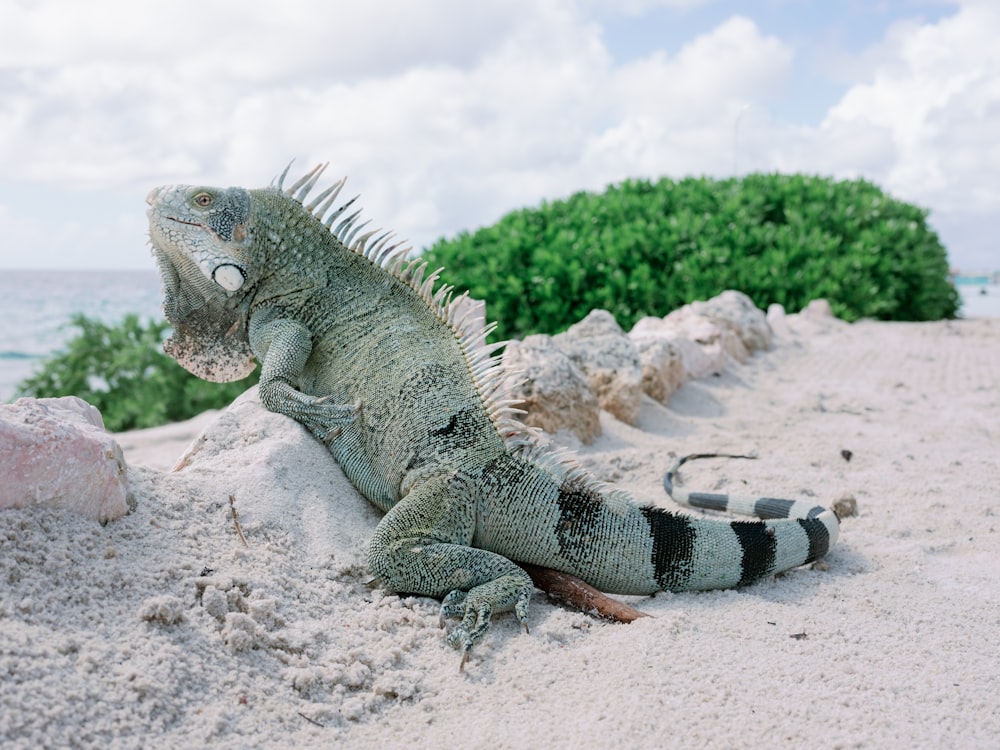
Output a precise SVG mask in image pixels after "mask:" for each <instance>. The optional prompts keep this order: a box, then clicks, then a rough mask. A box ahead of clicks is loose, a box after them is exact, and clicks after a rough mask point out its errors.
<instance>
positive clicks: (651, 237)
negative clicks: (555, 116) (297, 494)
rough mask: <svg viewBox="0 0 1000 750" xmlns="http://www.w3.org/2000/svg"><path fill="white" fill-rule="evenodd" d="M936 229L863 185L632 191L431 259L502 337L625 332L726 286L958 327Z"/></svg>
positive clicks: (580, 201) (616, 188) (707, 184)
mask: <svg viewBox="0 0 1000 750" xmlns="http://www.w3.org/2000/svg"><path fill="white" fill-rule="evenodd" d="M926 219H927V213H926V211H924V210H922V209H920V208H918V207H916V206H913V205H911V204H908V203H903V202H901V201H898V200H895V199H893V198H891V197H889V196H887V195H885V194H884V193H882V191H881V190H879V189H878V188H877V187H875V186H874V185H873V184H871V183H869V182H866V181H864V180H850V181H839V182H838V181H834V180H831V179H827V178H821V177H811V176H806V175H780V174H753V175H748V176H746V177H744V178H742V179H728V180H713V179H708V178H688V179H684V180H680V181H673V180H669V179H661V180H659V181H657V182H650V181H647V180H626V181H625V182H623V183H621V184H618V185H612V186H610V187H608V188H607V190H606V191H605V192H604V193H602V194H594V193H586V192H580V193H576V194H574V195H572V196H570V197H569V198H566V199H565V200H558V201H553V202H551V203H543V204H542V205H541V206H540V207H538V208H529V209H523V210H520V211H515V212H513V213H510V214H508V215H507V216H505V217H503V218H502V219H501V220H500V221H499V222H497V223H496V224H494V225H493V226H490V227H485V228H483V229H479V230H478V231H476V232H473V233H470V232H463V233H461V234H459V235H458V236H457V237H455V238H454V239H452V240H440V241H438V242H437V243H435V244H434V245H433V246H432V247H430V248H429V249H428V250H427V251H426V252H425V254H424V257H425V258H426V259H427V260H428V261H429V263H430V265H431V267H432V268H436V267H439V266H444V267H445V269H446V278H447V279H448V281H449V282H450V283H453V284H455V285H456V287H458V288H459V289H468V290H469V292H470V294H471V295H472V296H473V297H475V298H478V299H483V300H485V301H486V305H487V312H488V315H489V316H490V318H491V319H496V320H497V321H498V322H499V327H498V331H497V333H498V335H499V336H500V337H501V338H508V337H520V336H524V335H526V334H529V333H535V332H539V331H544V332H548V333H554V332H556V331H559V330H562V329H564V328H566V327H567V326H569V325H571V324H572V323H574V322H576V321H578V320H580V319H581V318H583V317H584V316H585V315H586V314H587V313H588V312H589V311H590V310H591V309H593V308H603V309H606V310H609V311H611V312H612V313H613V314H614V315H615V317H616V318H617V320H618V322H619V323H620V324H621V325H622V326H624V327H625V328H626V329H627V328H630V327H631V326H632V325H633V324H634V323H635V322H636V321H637V320H638V319H639V318H641V317H643V316H645V315H665V314H666V313H668V312H670V311H671V310H673V309H676V308H677V307H680V306H681V305H683V304H686V303H688V302H691V301H693V300H697V299H708V298H709V297H712V296H714V295H716V294H718V293H720V292H722V291H724V290H726V289H738V290H740V291H742V292H745V293H746V294H747V295H749V296H750V297H751V299H753V300H754V302H755V303H756V304H757V305H758V306H759V307H762V308H763V307H766V306H767V305H768V304H770V303H772V302H780V303H781V304H783V305H784V306H785V308H786V309H787V310H788V312H795V311H797V310H799V309H801V308H802V307H803V306H805V305H806V304H807V303H808V302H810V301H811V300H813V299H815V298H817V297H825V298H826V299H827V300H829V301H830V304H831V306H832V307H833V310H834V312H835V313H836V314H837V315H838V316H840V317H842V318H844V319H846V320H856V319H858V318H862V317H870V318H876V319H880V320H936V319H940V318H949V317H954V316H955V314H956V312H957V309H958V295H957V293H956V292H955V290H954V288H953V287H952V286H951V285H950V283H949V282H948V278H947V274H948V265H947V259H946V256H945V250H944V247H943V246H942V245H941V243H940V241H939V239H938V237H937V235H936V234H935V233H934V232H933V231H932V230H931V229H930V228H929V227H928V226H927V221H926Z"/></svg>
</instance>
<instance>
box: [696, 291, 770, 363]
mask: <svg viewBox="0 0 1000 750" xmlns="http://www.w3.org/2000/svg"><path fill="white" fill-rule="evenodd" d="M689 307H690V308H691V310H692V311H693V312H695V313H696V314H698V315H704V316H705V317H707V318H709V319H710V320H712V321H714V322H715V323H717V324H719V325H720V326H723V327H727V328H729V330H731V331H732V332H733V333H734V334H735V335H736V336H737V337H738V338H739V339H740V341H741V342H742V344H743V346H745V347H746V349H747V351H748V352H751V353H752V352H755V351H759V350H761V349H768V348H770V346H771V339H772V337H773V333H772V331H771V327H770V326H769V325H768V322H767V318H766V317H765V315H764V313H763V312H761V310H759V309H758V308H757V306H756V305H755V304H754V303H753V300H751V299H750V298H749V297H748V296H747V295H745V294H743V292H737V291H734V290H732V289H728V290H726V291H724V292H723V293H722V294H720V295H718V296H717V297H713V298H712V299H710V300H708V301H707V302H692V303H691V304H690V306H689Z"/></svg>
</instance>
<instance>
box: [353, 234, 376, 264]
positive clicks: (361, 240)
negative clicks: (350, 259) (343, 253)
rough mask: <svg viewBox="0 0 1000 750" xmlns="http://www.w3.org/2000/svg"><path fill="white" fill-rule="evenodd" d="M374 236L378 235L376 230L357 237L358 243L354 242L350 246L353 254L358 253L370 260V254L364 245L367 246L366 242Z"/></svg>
mask: <svg viewBox="0 0 1000 750" xmlns="http://www.w3.org/2000/svg"><path fill="white" fill-rule="evenodd" d="M376 234H378V230H377V229H373V230H371V231H370V232H365V233H364V234H363V235H361V236H360V237H358V241H357V242H355V243H354V244H353V245H351V250H353V251H354V252H356V253H358V254H360V255H364V256H365V257H366V258H370V257H371V252H370V251H369V250H367V249H366V248H365V245H367V244H368V240H370V239H371V238H372V237H374V236H375V235H376ZM372 249H373V250H374V248H372Z"/></svg>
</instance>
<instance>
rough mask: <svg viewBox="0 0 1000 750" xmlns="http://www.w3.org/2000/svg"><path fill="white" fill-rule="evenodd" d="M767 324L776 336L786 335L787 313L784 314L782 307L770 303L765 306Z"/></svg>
mask: <svg viewBox="0 0 1000 750" xmlns="http://www.w3.org/2000/svg"><path fill="white" fill-rule="evenodd" d="M767 324H768V325H769V326H771V330H772V331H773V332H774V334H775V335H776V336H787V335H788V333H789V330H788V313H786V312H785V306H784V305H780V304H778V303H777V302H772V303H771V304H770V305H768V306H767Z"/></svg>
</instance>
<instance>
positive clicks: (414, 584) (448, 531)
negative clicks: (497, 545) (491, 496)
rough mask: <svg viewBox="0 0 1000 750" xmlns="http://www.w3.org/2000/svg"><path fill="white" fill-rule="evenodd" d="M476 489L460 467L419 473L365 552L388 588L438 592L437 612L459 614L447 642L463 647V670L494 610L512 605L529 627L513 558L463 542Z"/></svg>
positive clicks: (524, 577)
mask: <svg viewBox="0 0 1000 750" xmlns="http://www.w3.org/2000/svg"><path fill="white" fill-rule="evenodd" d="M475 494H476V493H475V488H474V486H473V483H472V482H471V481H470V480H469V479H468V478H466V477H463V476H462V475H461V473H459V472H452V473H450V474H448V473H437V474H436V475H435V476H433V477H425V478H421V479H420V480H418V481H417V482H415V483H414V484H413V486H412V487H411V488H410V489H409V491H408V492H407V493H406V495H405V496H404V497H403V499H402V500H400V501H399V503H397V504H396V505H395V506H393V508H392V509H391V510H390V511H389V512H388V513H387V514H386V516H385V518H383V519H382V521H381V522H380V523H379V525H378V527H377V528H376V530H375V535H374V537H373V538H372V542H371V546H370V547H369V550H368V565H369V567H370V568H371V570H372V572H373V573H374V574H375V575H376V576H377V577H378V578H379V580H380V581H381V582H382V584H383V585H385V586H386V587H387V588H389V589H391V590H393V591H397V592H400V593H404V592H405V593H412V594H423V595H425V596H433V597H438V598H442V597H443V598H444V602H443V604H442V606H441V614H442V615H443V616H444V617H453V618H454V617H457V618H461V620H462V622H461V623H460V624H458V625H456V626H455V628H454V629H453V630H452V631H451V633H450V634H449V635H448V642H449V643H450V644H451V645H452V646H454V647H455V648H458V649H461V651H462V666H463V667H464V665H465V661H466V659H467V658H468V654H469V651H470V649H471V648H472V646H473V645H474V644H476V643H478V642H479V641H480V640H482V638H483V636H484V635H485V634H486V631H487V630H488V629H489V626H490V620H491V619H492V617H493V615H494V614H498V613H500V612H506V611H509V610H514V614H515V616H516V617H517V619H518V621H519V622H521V623H524V624H525V628H527V624H526V623H527V619H528V601H529V599H530V598H531V593H532V591H533V590H534V586H533V584H532V582H531V578H530V577H529V576H528V574H527V573H526V572H525V571H524V570H523V569H521V568H520V567H518V566H517V565H516V564H515V563H513V562H511V561H510V560H508V559H507V558H506V557H503V556H502V555H498V554H495V553H493V552H489V551H487V550H483V549H477V548H475V547H470V546H469V544H471V542H472V536H473V532H474V525H475V514H476V497H475Z"/></svg>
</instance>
